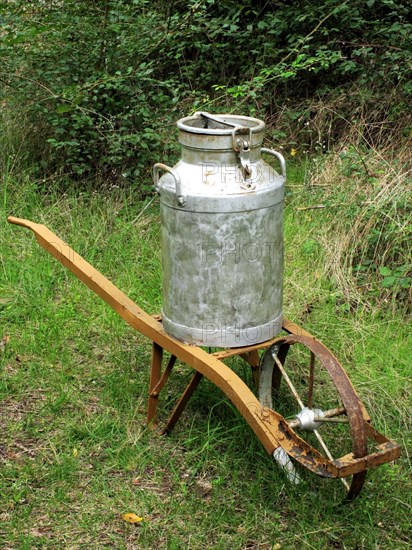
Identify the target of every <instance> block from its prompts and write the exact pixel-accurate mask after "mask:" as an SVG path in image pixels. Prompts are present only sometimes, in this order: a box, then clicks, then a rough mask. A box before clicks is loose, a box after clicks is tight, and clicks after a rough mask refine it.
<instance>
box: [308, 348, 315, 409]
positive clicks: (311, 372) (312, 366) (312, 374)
mask: <svg viewBox="0 0 412 550" xmlns="http://www.w3.org/2000/svg"><path fill="white" fill-rule="evenodd" d="M314 381H315V354H314V353H313V351H312V350H311V352H310V364H309V392H308V408H309V409H311V408H312V407H313V383H314Z"/></svg>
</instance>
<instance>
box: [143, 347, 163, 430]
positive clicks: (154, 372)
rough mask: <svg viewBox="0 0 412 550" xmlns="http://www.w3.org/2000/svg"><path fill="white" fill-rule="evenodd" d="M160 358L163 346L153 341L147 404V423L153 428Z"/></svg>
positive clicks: (157, 400)
mask: <svg viewBox="0 0 412 550" xmlns="http://www.w3.org/2000/svg"><path fill="white" fill-rule="evenodd" d="M162 359H163V348H162V347H161V346H159V345H158V344H156V342H153V350H152V364H151V369H150V383H149V402H148V405H147V423H148V424H149V425H151V426H152V427H153V428H156V426H157V423H156V415H157V405H158V403H159V395H158V394H155V393H154V389H155V388H156V386H157V384H158V383H159V381H160V376H161V374H162Z"/></svg>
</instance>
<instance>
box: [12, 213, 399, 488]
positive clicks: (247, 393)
mask: <svg viewBox="0 0 412 550" xmlns="http://www.w3.org/2000/svg"><path fill="white" fill-rule="evenodd" d="M8 221H9V222H10V223H12V224H16V225H20V226H22V227H26V228H28V229H30V230H31V231H32V232H33V233H34V235H35V236H36V239H37V241H38V243H39V244H40V245H41V246H42V247H43V248H44V249H45V250H46V251H47V252H49V253H50V254H51V255H52V256H54V258H56V259H57V260H58V261H59V262H60V263H61V264H63V266H65V267H66V268H67V269H69V270H70V271H71V272H72V273H73V274H74V275H75V276H76V277H77V278H78V279H80V280H81V281H82V282H83V283H85V284H86V285H87V286H88V287H89V288H90V289H91V290H93V292H95V293H96V294H97V295H98V296H100V298H102V299H103V300H104V301H105V302H107V304H109V306H110V307H111V308H113V309H114V311H116V312H117V313H118V314H119V315H120V317H122V318H123V319H124V320H125V321H126V322H127V323H128V324H129V325H130V326H132V327H133V328H134V329H136V330H137V331H139V332H140V333H141V334H143V335H144V336H146V337H147V338H149V339H150V340H151V341H152V342H153V351H152V361H151V371H150V384H149V400H148V409H147V421H148V423H149V424H151V425H152V426H154V425H156V421H157V407H158V403H159V397H160V394H161V391H162V389H163V388H164V386H165V385H166V383H167V380H168V378H169V375H170V374H171V372H172V369H173V366H174V364H175V362H176V360H179V361H181V362H182V363H185V364H187V365H189V366H190V367H192V368H193V369H194V371H195V372H194V374H193V376H192V379H191V380H190V382H189V384H188V386H187V387H186V389H185V390H184V392H183V394H182V396H181V397H180V399H179V400H178V402H177V404H176V406H175V408H174V409H173V411H172V413H171V415H170V417H169V419H168V421H167V422H166V425H165V427H164V429H163V432H169V431H170V430H171V429H172V428H173V426H174V425H175V424H176V422H177V420H178V419H179V417H180V415H181V414H182V412H183V410H184V408H185V407H186V405H187V403H188V401H189V399H190V397H191V396H192V394H193V392H194V391H195V389H196V387H197V385H198V384H199V382H200V380H201V379H202V377H206V378H208V379H209V380H210V381H211V382H212V383H213V384H215V385H216V386H217V387H218V388H220V389H221V390H222V391H223V392H224V393H225V395H226V396H227V397H228V399H229V400H230V401H231V402H232V403H233V404H234V406H235V407H236V408H237V409H238V411H239V412H240V414H241V415H242V416H243V418H244V419H245V420H246V422H247V423H248V424H249V426H250V427H251V428H252V430H253V431H254V432H255V434H256V436H257V437H258V439H259V440H260V441H261V443H262V445H263V446H264V448H265V449H266V451H267V452H268V453H269V454H274V453H276V451H277V450H282V452H284V454H285V456H286V454H287V455H288V456H290V457H292V458H293V459H294V460H296V461H297V462H299V463H300V464H302V465H303V466H304V467H306V468H307V469H309V470H310V471H312V472H313V473H315V474H317V475H319V476H322V477H326V478H344V477H347V476H352V480H351V483H350V485H349V484H347V483H345V485H346V488H347V498H348V499H353V498H355V497H356V496H357V495H358V494H359V492H360V490H361V488H362V486H363V483H364V480H365V477H366V472H367V470H368V469H370V468H373V467H376V466H379V465H380V464H384V463H387V462H390V461H392V460H395V459H396V458H398V457H399V456H400V446H399V445H398V444H397V443H395V442H394V441H391V440H389V439H388V438H386V437H385V436H384V435H382V434H380V433H378V432H377V431H376V430H375V429H374V428H373V427H372V426H371V424H370V418H369V415H368V413H367V412H366V409H365V407H364V406H363V404H362V403H361V401H360V400H359V398H358V396H357V394H356V392H355V390H354V388H353V386H352V384H351V382H350V380H349V378H348V376H347V375H346V373H345V371H344V370H343V368H342V367H341V365H340V364H339V362H338V361H337V359H336V358H335V357H334V356H333V355H332V353H331V352H330V351H329V350H328V349H327V348H326V347H325V346H324V345H323V344H321V343H320V342H319V341H318V340H316V339H315V338H314V337H313V336H311V335H310V334H309V333H308V332H307V331H305V330H303V329H302V328H300V327H298V326H297V325H296V324H294V323H292V322H291V321H289V320H288V319H285V318H284V320H283V329H284V330H285V332H287V333H288V334H289V335H290V336H284V337H279V338H274V339H272V340H270V341H267V342H263V343H260V344H256V345H251V346H247V347H242V348H230V349H224V350H221V351H217V352H214V353H208V352H207V351H205V350H204V349H202V348H200V347H198V346H192V345H187V344H184V343H182V342H180V341H178V340H176V339H175V338H173V337H172V336H169V335H168V334H167V333H166V332H165V331H164V329H163V326H162V322H161V318H160V316H151V315H149V314H148V313H146V312H145V311H143V310H142V309H141V308H139V307H138V306H137V305H136V304H135V303H134V302H133V301H132V300H131V299H130V298H129V297H128V296H126V295H125V294H124V293H123V292H122V291H121V290H119V289H118V288H117V287H116V286H115V285H114V284H113V283H111V282H110V281H109V280H108V279H107V278H106V277H104V276H103V275H102V274H101V273H99V272H98V271H97V270H96V269H95V268H94V267H93V266H91V265H90V264H89V263H88V262H86V261H85V260H84V259H83V258H82V257H81V256H79V255H78V254H77V253H76V252H75V251H74V250H73V249H72V248H70V247H69V246H68V245H67V244H66V243H65V242H63V241H62V240H61V239H60V238H59V237H57V236H56V235H55V234H54V233H52V232H51V231H50V230H49V229H48V228H47V227H45V226H44V225H40V224H37V223H33V222H31V221H28V220H24V219H20V218H14V217H9V218H8ZM294 344H302V345H304V346H306V347H307V348H309V350H310V352H311V356H312V357H313V358H314V357H315V356H316V357H317V359H318V360H319V361H321V363H322V364H323V367H324V368H325V369H326V370H327V371H328V373H329V375H330V376H331V378H332V380H333V383H334V384H335V386H336V388H337V390H338V392H339V395H340V398H341V400H342V403H343V406H344V409H342V411H343V412H344V414H345V415H346V416H347V419H348V422H349V424H350V429H351V435H352V450H353V452H352V453H349V454H347V455H345V456H343V457H341V458H339V459H333V458H332V456H331V455H330V453H328V452H326V455H327V456H324V455H323V454H321V453H320V452H319V451H318V450H317V449H315V448H314V447H312V446H311V445H309V444H308V443H307V442H306V441H305V440H304V439H302V438H301V437H299V435H298V434H297V433H296V432H295V431H294V429H293V428H294V427H296V424H297V422H296V421H295V423H294V422H293V421H292V422H287V421H286V420H285V419H284V418H283V417H282V415H280V414H279V413H277V412H276V411H275V410H273V409H272V408H271V407H267V406H264V405H263V404H262V403H261V401H259V399H258V398H257V397H256V396H255V395H254V393H253V392H252V391H251V389H250V388H249V387H248V386H247V385H246V383H245V382H244V381H243V380H242V379H241V378H240V377H239V376H238V375H237V374H236V373H235V372H234V371H233V370H232V369H231V368H229V367H228V366H227V365H226V364H225V363H224V361H225V360H226V359H228V358H229V357H232V356H235V355H237V356H240V357H242V358H243V359H244V360H245V361H246V362H247V363H249V364H250V365H251V367H252V370H253V374H254V378H255V380H258V376H259V370H260V368H261V365H262V362H261V360H260V357H259V351H261V350H263V351H264V352H265V353H266V356H267V354H268V351H270V350H272V349H273V348H274V347H276V350H278V355H277V356H276V357H275V361H276V365H275V367H276V369H277V371H276V372H275V373H274V375H273V376H274V379H275V376H276V375H277V377H278V378H280V377H282V376H284V377H286V378H287V374H286V372H285V371H284V370H283V365H282V362H283V361H284V358H285V354H286V353H287V351H288V349H289V347H290V346H292V345H294ZM164 352H167V353H169V354H170V358H169V360H168V363H167V365H166V366H165V368H164V370H163V372H162V359H163V355H164ZM342 411H340V412H342ZM368 439H369V440H370V441H372V442H373V445H374V450H373V452H371V453H369V452H368V447H367V442H368ZM325 450H326V449H325Z"/></svg>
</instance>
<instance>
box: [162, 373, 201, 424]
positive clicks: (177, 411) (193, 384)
mask: <svg viewBox="0 0 412 550" xmlns="http://www.w3.org/2000/svg"><path fill="white" fill-rule="evenodd" d="M202 378H203V375H202V374H200V372H197V371H196V372H195V373H194V375H193V376H192V378H191V380H190V382H189V384H188V385H187V386H186V389H185V391H184V392H183V394H182V395H181V397H180V399H179V401H178V402H177V403H176V406H175V408H174V409H173V411H172V414H171V415H170V417H169V419H168V421H167V422H166V426H165V427H164V429H163V432H162V433H164V434H168V433H170V432H171V431H172V430H173V428H174V425H175V424H176V422H177V421H178V420H179V418H180V415H181V414H182V412H183V411H184V409H185V407H186V405H187V403H188V401H189V399H190V398H191V397H192V395H193V392H194V391H195V389H196V388H197V386H198V384H199V382H200V381H201V380H202Z"/></svg>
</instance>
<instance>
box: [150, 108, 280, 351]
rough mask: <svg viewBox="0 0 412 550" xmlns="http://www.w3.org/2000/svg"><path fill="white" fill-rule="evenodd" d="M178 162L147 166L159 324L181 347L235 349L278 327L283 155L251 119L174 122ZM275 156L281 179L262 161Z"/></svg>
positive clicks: (204, 117)
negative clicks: (156, 223) (159, 270)
mask: <svg viewBox="0 0 412 550" xmlns="http://www.w3.org/2000/svg"><path fill="white" fill-rule="evenodd" d="M177 127H178V129H179V142H180V145H181V153H182V158H181V160H180V161H179V162H178V163H177V164H176V165H175V166H174V167H173V168H170V167H168V166H166V165H165V164H162V163H157V164H155V166H154V169H153V173H154V182H155V186H156V189H157V191H158V192H159V194H160V205H161V232H162V267H163V309H162V315H163V325H164V328H165V330H166V332H167V333H169V334H170V335H171V336H174V337H175V338H177V339H178V340H181V341H183V342H186V343H188V344H197V345H200V346H211V347H224V348H225V347H238V346H248V345H252V344H256V343H259V342H264V341H266V340H269V339H270V338H273V337H274V336H275V335H276V334H277V333H278V332H279V330H280V328H281V325H282V271H283V198H284V185H285V180H286V167H285V160H284V158H283V156H282V155H281V154H280V153H278V152H276V151H272V150H271V149H265V148H262V141H263V135H264V130H265V124H264V122H263V121H261V120H258V119H256V118H251V117H246V116H237V115H211V114H209V113H196V114H194V115H193V116H189V117H186V118H182V119H181V120H179V121H178V123H177ZM262 153H267V154H269V155H273V156H274V157H276V158H277V160H278V161H279V163H280V173H281V175H279V174H278V173H277V172H276V171H275V170H274V169H273V168H272V167H271V166H270V165H269V164H267V163H266V162H264V160H263V159H262Z"/></svg>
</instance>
